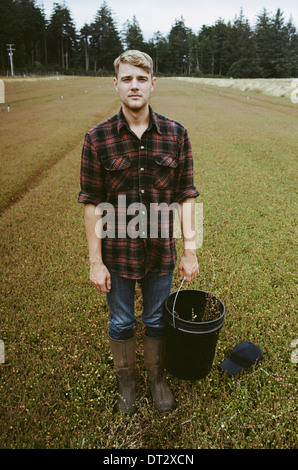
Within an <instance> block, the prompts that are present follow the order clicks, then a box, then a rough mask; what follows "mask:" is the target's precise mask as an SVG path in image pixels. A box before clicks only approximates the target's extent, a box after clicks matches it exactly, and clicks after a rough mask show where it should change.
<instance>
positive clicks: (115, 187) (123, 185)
mask: <svg viewBox="0 0 298 470" xmlns="http://www.w3.org/2000/svg"><path fill="white" fill-rule="evenodd" d="M130 163H131V162H130V159H129V156H128V155H125V156H120V157H107V158H105V159H104V161H103V166H104V168H105V170H106V175H107V180H106V186H107V189H108V191H123V190H125V189H129V188H131V184H132V183H131V175H130V171H129V170H130Z"/></svg>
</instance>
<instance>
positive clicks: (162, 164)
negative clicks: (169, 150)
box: [154, 154, 178, 189]
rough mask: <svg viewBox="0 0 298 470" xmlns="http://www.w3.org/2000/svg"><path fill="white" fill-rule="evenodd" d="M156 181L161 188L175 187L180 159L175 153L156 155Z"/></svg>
mask: <svg viewBox="0 0 298 470" xmlns="http://www.w3.org/2000/svg"><path fill="white" fill-rule="evenodd" d="M154 161H155V183H154V186H155V187H156V188H159V189H174V176H175V169H176V168H177V166H178V160H177V158H176V157H174V156H173V155H166V154H162V155H155V156H154Z"/></svg>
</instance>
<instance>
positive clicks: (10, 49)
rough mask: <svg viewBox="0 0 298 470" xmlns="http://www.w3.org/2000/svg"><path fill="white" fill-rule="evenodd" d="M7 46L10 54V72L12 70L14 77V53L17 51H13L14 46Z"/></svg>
mask: <svg viewBox="0 0 298 470" xmlns="http://www.w3.org/2000/svg"><path fill="white" fill-rule="evenodd" d="M6 46H7V52H8V55H9V58H10V70H11V76H12V77H13V76H14V73H13V59H12V57H13V51H15V49H13V46H14V44H6Z"/></svg>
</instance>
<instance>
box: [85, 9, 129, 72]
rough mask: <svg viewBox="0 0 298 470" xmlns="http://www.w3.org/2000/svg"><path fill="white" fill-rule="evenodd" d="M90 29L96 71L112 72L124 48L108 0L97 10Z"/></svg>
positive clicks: (92, 55)
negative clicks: (114, 62) (115, 61)
mask: <svg viewBox="0 0 298 470" xmlns="http://www.w3.org/2000/svg"><path fill="white" fill-rule="evenodd" d="M90 30H91V39H90V48H91V52H92V54H91V57H92V62H93V70H94V72H97V71H98V70H100V71H101V72H103V71H109V72H111V71H112V70H113V61H114V59H115V58H116V57H117V56H118V55H119V54H121V52H122V50H123V48H122V44H121V40H120V35H119V33H118V31H117V28H116V25H115V21H114V19H113V16H112V12H111V10H110V9H109V7H108V6H107V4H106V2H103V4H102V6H101V8H100V9H99V11H98V12H97V15H96V18H95V21H94V23H92V24H91V27H90Z"/></svg>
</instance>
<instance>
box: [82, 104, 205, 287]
mask: <svg viewBox="0 0 298 470" xmlns="http://www.w3.org/2000/svg"><path fill="white" fill-rule="evenodd" d="M198 195H199V193H198V191H197V189H196V188H195V186H194V183H193V160H192V151H191V144H190V139H189V136H188V133H187V130H186V129H185V127H184V126H183V125H182V124H180V123H179V122H177V121H174V120H172V119H169V118H166V117H164V116H161V115H160V114H158V113H156V112H154V111H153V110H152V109H151V108H150V124H149V127H148V129H147V130H146V132H144V134H143V135H142V138H141V139H139V138H138V137H137V136H136V135H135V134H134V133H133V132H132V131H131V130H130V128H129V126H128V124H127V122H126V120H125V118H124V115H123V112H122V109H120V112H119V113H118V114H116V115H115V116H114V117H112V118H111V119H109V120H107V121H106V122H103V123H101V124H99V125H97V126H95V127H93V128H92V129H90V130H89V132H88V133H87V134H86V136H85V141H84V145H83V149H82V159H81V191H80V193H79V198H78V201H79V202H80V203H84V204H93V205H95V206H97V205H98V204H100V205H102V204H103V203H104V204H103V205H104V206H105V205H107V206H109V205H111V206H109V207H113V209H114V211H115V217H114V219H107V220H106V222H107V223H106V225H105V226H104V228H106V236H105V237H104V238H103V239H102V256H103V261H104V263H105V265H106V266H107V268H108V269H109V270H111V271H113V272H115V273H116V274H118V275H120V276H123V277H126V278H131V279H139V278H142V277H143V276H145V274H146V273H147V272H148V271H150V270H154V271H158V272H159V273H160V274H166V273H168V272H170V271H172V270H173V269H174V267H175V263H176V260H177V255H176V247H175V238H174V236H173V211H172V210H170V211H169V213H168V215H169V217H168V222H167V229H168V230H167V231H164V232H163V233H166V234H167V235H166V236H164V235H163V236H161V230H162V229H164V226H163V225H162V224H164V223H165V219H162V216H161V211H160V210H159V208H160V207H161V206H160V205H162V206H166V207H170V206H171V204H173V203H177V204H179V203H181V202H182V201H183V200H184V199H186V198H189V197H197V196H198ZM119 196H121V197H119ZM119 201H120V204H119ZM106 203H107V204H106ZM162 203H163V204H162ZM131 205H132V206H131ZM133 205H136V206H137V207H140V205H141V207H142V208H143V209H144V210H140V211H133V210H132V211H131V209H130V210H127V208H129V207H130V208H133V207H136V206H133ZM153 207H154V208H155V210H156V208H157V217H158V222H157V224H158V227H157V230H158V233H156V232H154V231H153V232H154V234H155V235H154V236H150V234H151V233H150V230H152V223H151V226H150V216H149V213H150V210H151V209H152V208H153ZM105 214H106V212H105ZM151 215H152V214H151ZM155 220H156V219H155ZM110 221H112V225H113V221H114V227H112V226H111V222H110ZM134 221H137V222H138V223H134ZM151 222H152V221H151ZM108 225H109V227H108ZM129 225H130V226H131V228H132V229H134V230H135V234H136V236H131V234H130V235H129V234H128V231H127V230H126V229H127V227H129Z"/></svg>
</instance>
